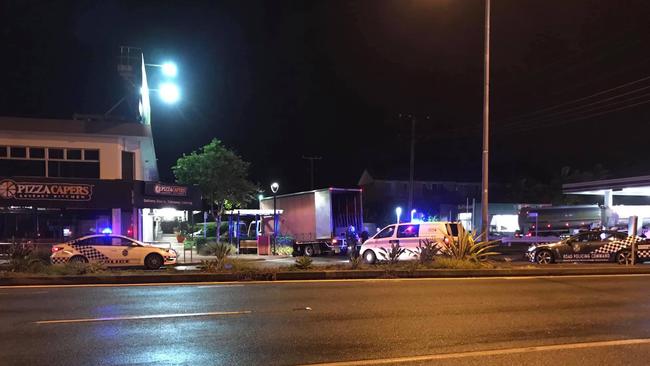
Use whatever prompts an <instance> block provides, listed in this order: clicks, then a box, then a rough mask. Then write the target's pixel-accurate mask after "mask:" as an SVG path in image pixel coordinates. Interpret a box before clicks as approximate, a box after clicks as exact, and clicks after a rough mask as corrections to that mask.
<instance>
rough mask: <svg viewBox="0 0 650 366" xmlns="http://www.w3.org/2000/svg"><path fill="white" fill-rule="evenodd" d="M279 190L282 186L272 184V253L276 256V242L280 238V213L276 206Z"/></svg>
mask: <svg viewBox="0 0 650 366" xmlns="http://www.w3.org/2000/svg"><path fill="white" fill-rule="evenodd" d="M279 189H280V185H279V184H278V183H275V182H273V184H271V192H273V243H272V246H271V252H272V254H273V255H275V241H276V239H277V238H278V211H277V206H276V202H277V200H276V196H277V195H276V193H278V190H279Z"/></svg>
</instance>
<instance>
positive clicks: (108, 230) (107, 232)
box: [102, 227, 113, 235]
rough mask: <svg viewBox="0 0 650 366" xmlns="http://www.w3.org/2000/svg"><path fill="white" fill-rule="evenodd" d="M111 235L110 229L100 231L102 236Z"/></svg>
mask: <svg viewBox="0 0 650 366" xmlns="http://www.w3.org/2000/svg"><path fill="white" fill-rule="evenodd" d="M112 233H113V230H111V228H110V227H107V228H104V229H102V234H105V235H109V234H112Z"/></svg>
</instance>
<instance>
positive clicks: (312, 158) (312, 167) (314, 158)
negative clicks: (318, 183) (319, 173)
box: [302, 156, 323, 190]
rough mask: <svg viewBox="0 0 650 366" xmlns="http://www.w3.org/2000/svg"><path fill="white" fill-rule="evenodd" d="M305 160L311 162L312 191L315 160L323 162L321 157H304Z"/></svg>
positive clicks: (312, 187)
mask: <svg viewBox="0 0 650 366" xmlns="http://www.w3.org/2000/svg"><path fill="white" fill-rule="evenodd" d="M302 158H303V159H305V160H309V165H310V166H311V189H312V190H313V189H314V160H321V159H323V157H321V156H303V157H302Z"/></svg>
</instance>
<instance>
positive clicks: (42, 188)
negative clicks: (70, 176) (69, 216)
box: [0, 179, 93, 201]
mask: <svg viewBox="0 0 650 366" xmlns="http://www.w3.org/2000/svg"><path fill="white" fill-rule="evenodd" d="M92 195H93V186H92V185H90V184H79V183H58V182H57V183H45V182H18V181H15V180H13V179H5V180H2V181H0V199H6V200H10V199H13V200H57V201H90V200H91V199H92Z"/></svg>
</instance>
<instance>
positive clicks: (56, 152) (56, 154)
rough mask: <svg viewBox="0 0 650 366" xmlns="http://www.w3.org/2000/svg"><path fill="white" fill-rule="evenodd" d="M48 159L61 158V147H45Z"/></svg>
mask: <svg viewBox="0 0 650 366" xmlns="http://www.w3.org/2000/svg"><path fill="white" fill-rule="evenodd" d="M47 151H48V156H49V158H50V159H63V149H52V148H49V149H47Z"/></svg>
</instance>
